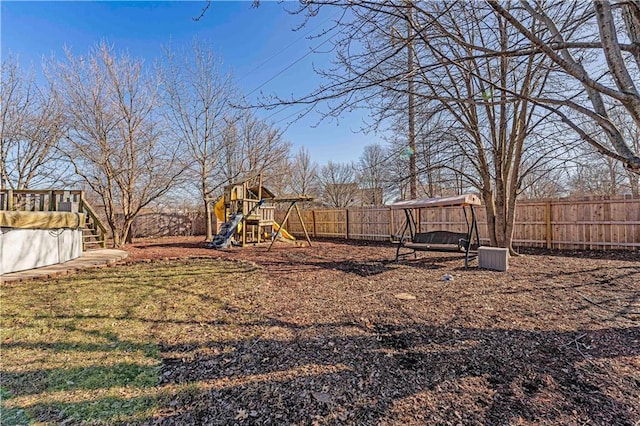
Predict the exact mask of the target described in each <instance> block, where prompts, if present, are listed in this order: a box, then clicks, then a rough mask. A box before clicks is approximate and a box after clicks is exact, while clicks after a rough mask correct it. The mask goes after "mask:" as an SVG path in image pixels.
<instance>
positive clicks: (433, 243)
mask: <svg viewBox="0 0 640 426" xmlns="http://www.w3.org/2000/svg"><path fill="white" fill-rule="evenodd" d="M403 246H404V247H406V248H410V249H413V250H420V251H461V252H466V251H467V249H468V248H469V235H468V234H466V233H463V232H451V231H431V232H419V233H416V234H415V235H414V236H413V240H412V241H407V242H405V243H404V244H403Z"/></svg>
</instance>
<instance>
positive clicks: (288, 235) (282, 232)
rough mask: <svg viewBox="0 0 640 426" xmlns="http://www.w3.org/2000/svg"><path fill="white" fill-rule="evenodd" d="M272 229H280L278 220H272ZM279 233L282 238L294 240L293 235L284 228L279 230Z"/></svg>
mask: <svg viewBox="0 0 640 426" xmlns="http://www.w3.org/2000/svg"><path fill="white" fill-rule="evenodd" d="M273 229H274V230H275V231H276V232H278V230H279V229H280V224H279V223H278V222H275V221H274V222H273ZM280 235H282V236H283V237H284V238H286V239H287V240H291V241H295V240H296V237H294V236H293V235H291V234H290V233H288V232H287V230H286V229H284V228H282V229H281V230H280Z"/></svg>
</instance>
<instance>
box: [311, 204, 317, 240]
mask: <svg viewBox="0 0 640 426" xmlns="http://www.w3.org/2000/svg"><path fill="white" fill-rule="evenodd" d="M311 225H313V231H312V233H313V238H315V237H316V211H315V210H311Z"/></svg>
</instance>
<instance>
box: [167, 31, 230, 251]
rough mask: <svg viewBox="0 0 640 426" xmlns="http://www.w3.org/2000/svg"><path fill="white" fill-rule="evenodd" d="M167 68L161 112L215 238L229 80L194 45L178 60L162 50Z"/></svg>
mask: <svg viewBox="0 0 640 426" xmlns="http://www.w3.org/2000/svg"><path fill="white" fill-rule="evenodd" d="M165 53H166V65H165V66H164V67H163V68H161V70H160V71H161V75H162V80H163V82H164V85H163V87H164V92H163V93H164V97H165V109H164V110H165V112H166V118H167V121H168V124H169V126H170V129H171V131H172V133H173V134H174V137H175V138H176V139H177V141H179V143H181V144H183V145H184V147H185V150H186V160H187V162H188V164H189V175H190V176H191V178H192V181H191V182H192V183H193V184H194V185H195V186H196V187H197V191H198V194H199V197H200V200H201V203H202V205H203V206H204V213H205V222H206V230H205V232H206V235H205V239H206V240H207V241H211V240H212V239H213V229H212V221H211V219H212V204H211V198H212V197H213V194H214V192H216V191H217V190H219V188H220V186H221V185H224V184H225V183H226V180H225V179H224V178H223V175H224V173H223V170H224V167H223V160H224V158H223V156H222V155H220V154H221V152H222V151H223V147H222V145H223V144H224V143H227V142H229V139H228V138H225V137H224V135H223V132H224V129H225V127H226V125H227V124H226V121H225V120H229V119H232V116H233V111H231V106H230V103H231V102H230V101H231V100H232V97H233V96H234V88H233V85H232V81H231V76H230V74H228V73H227V72H225V71H224V70H223V69H222V65H221V61H219V60H218V59H216V57H215V55H214V54H213V52H211V51H210V50H207V49H205V48H203V47H202V44H201V43H200V42H197V41H194V42H193V44H192V46H191V49H190V50H186V49H185V50H184V51H182V52H181V53H180V58H178V57H177V54H176V53H175V52H173V51H172V50H171V49H170V48H167V49H166V50H165Z"/></svg>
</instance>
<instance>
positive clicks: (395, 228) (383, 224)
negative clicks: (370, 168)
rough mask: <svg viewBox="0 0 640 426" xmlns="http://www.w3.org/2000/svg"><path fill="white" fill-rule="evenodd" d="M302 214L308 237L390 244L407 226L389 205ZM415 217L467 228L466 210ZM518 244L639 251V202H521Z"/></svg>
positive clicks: (481, 225) (483, 224)
mask: <svg viewBox="0 0 640 426" xmlns="http://www.w3.org/2000/svg"><path fill="white" fill-rule="evenodd" d="M467 211H468V210H467ZM475 211H476V218H477V222H478V232H479V234H480V240H481V242H482V243H483V244H488V243H489V238H488V235H489V234H488V226H487V220H486V211H485V209H484V208H483V207H479V208H478V207H476V209H475ZM302 214H303V217H304V220H305V225H306V226H307V229H308V230H309V233H310V234H311V235H315V236H318V237H334V238H335V237H339V238H352V239H362V240H379V241H385V240H389V239H390V238H391V237H392V236H395V237H396V238H397V236H399V234H400V233H401V232H402V229H403V227H404V224H405V214H404V212H403V211H402V210H391V209H389V208H388V207H376V208H351V209H348V211H347V210H344V209H337V210H331V209H321V210H304V211H302ZM414 214H415V215H416V218H417V220H418V224H419V230H420V231H423V232H424V231H429V230H435V229H442V230H449V231H454V232H465V231H466V229H467V225H466V221H465V218H464V213H463V210H462V208H461V207H441V208H434V209H419V210H416V211H414ZM282 216H284V212H279V213H278V216H277V217H279V218H280V219H282ZM294 216H295V217H294ZM470 219H471V218H470V217H469V220H470ZM289 222H290V223H289V225H288V227H287V228H288V231H289V232H291V233H293V234H296V235H301V234H302V227H301V226H300V224H299V220H298V218H297V215H295V214H292V215H291V216H290V220H289ZM347 225H348V226H347ZM513 243H514V245H515V246H522V247H542V248H544V247H546V248H553V249H592V250H603V249H626V250H638V249H640V198H630V197H617V198H615V197H591V198H589V197H585V198H581V199H551V200H525V201H521V202H519V203H518V205H517V206H516V216H515V224H514V233H513Z"/></svg>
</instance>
